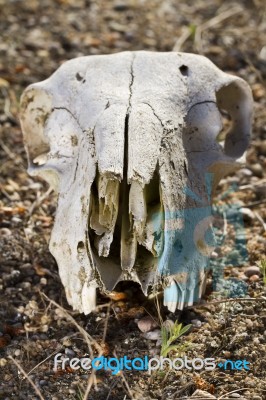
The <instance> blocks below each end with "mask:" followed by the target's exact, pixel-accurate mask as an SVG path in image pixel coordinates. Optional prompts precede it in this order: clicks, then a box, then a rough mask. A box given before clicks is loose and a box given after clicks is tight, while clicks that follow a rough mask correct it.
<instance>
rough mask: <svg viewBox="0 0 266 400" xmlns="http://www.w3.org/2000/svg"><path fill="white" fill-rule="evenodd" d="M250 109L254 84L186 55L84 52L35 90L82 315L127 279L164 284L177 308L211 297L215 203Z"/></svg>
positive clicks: (72, 289)
mask: <svg viewBox="0 0 266 400" xmlns="http://www.w3.org/2000/svg"><path fill="white" fill-rule="evenodd" d="M219 110H225V111H227V113H229V115H230V117H231V119H232V128H231V130H230V131H229V132H228V133H227V135H226V138H225V142H224V145H221V144H220V143H218V141H217V136H218V134H219V133H220V131H221V129H222V118H221V113H220V111H219ZM251 111H252V96H251V91H250V89H249V87H248V85H247V84H246V82H244V81H243V80H242V79H240V78H237V77H235V76H231V75H228V74H226V73H223V72H222V71H220V70H219V69H218V68H217V67H216V66H215V65H214V64H213V63H212V62H211V61H209V60H208V59H207V58H205V57H203V56H199V55H194V54H186V53H175V52H171V53H157V52H147V51H137V52H123V53H118V54H112V55H99V56H98V55H97V56H88V57H81V58H77V59H73V60H70V61H67V62H65V63H64V64H63V65H62V66H61V67H60V68H59V69H58V70H57V71H56V72H55V73H54V74H53V75H52V76H51V77H50V78H48V79H46V80H45V81H43V82H40V83H36V84H33V85H30V86H29V87H28V88H27V89H26V90H25V92H24V94H23V96H22V99H21V124H22V130H23V134H24V139H25V145H26V149H27V154H28V162H29V169H28V171H29V173H30V174H31V175H38V176H41V177H43V178H44V179H45V180H46V181H48V182H49V183H50V184H51V185H52V187H53V188H54V189H55V190H56V191H57V192H58V205H57V212H56V217H55V223H54V228H53V231H52V235H51V240H50V251H51V253H52V254H53V255H54V257H55V259H56V260H57V263H58V266H59V273H60V277H61V280H62V282H63V285H64V286H65V289H66V296H67V299H68V302H69V303H70V304H71V305H72V306H73V308H74V309H76V310H79V311H80V312H84V313H85V314H88V313H90V312H91V311H92V310H93V309H94V308H95V304H96V288H97V287H99V288H100V289H101V290H103V291H111V290H113V288H114V287H115V286H116V284H117V283H118V282H119V281H121V280H131V281H135V282H138V283H139V284H140V286H141V288H142V290H143V292H144V293H145V294H147V293H149V292H150V291H151V289H152V288H158V287H159V286H161V287H163V288H164V293H165V299H164V301H165V305H167V306H168V308H169V309H170V310H171V311H174V310H175V309H176V308H179V309H182V308H183V307H184V305H187V304H188V305H191V304H193V301H197V300H198V299H199V298H200V297H201V295H202V294H203V292H204V288H205V282H206V274H207V270H208V260H209V255H210V252H211V251H212V248H211V246H210V245H209V244H207V243H206V235H207V234H208V235H209V237H210V236H211V229H210V226H211V196H212V193H213V191H214V188H215V186H216V185H217V183H218V182H219V180H220V179H221V177H223V176H224V175H225V174H227V173H230V172H232V171H233V170H234V169H235V168H236V167H237V166H238V165H239V159H240V157H241V156H242V155H243V153H244V152H245V150H246V148H247V146H248V143H249V134H250V125H251Z"/></svg>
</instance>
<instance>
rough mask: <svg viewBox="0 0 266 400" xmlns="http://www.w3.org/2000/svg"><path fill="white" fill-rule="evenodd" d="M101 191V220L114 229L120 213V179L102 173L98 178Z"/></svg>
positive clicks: (99, 191) (101, 222) (109, 228)
mask: <svg viewBox="0 0 266 400" xmlns="http://www.w3.org/2000/svg"><path fill="white" fill-rule="evenodd" d="M98 193H99V222H100V224H101V225H103V226H105V227H106V228H108V230H110V231H113V230H114V226H115V223H116V219H117V213H118V206H119V204H118V200H119V181H118V180H117V179H111V178H109V177H107V176H106V175H100V177H99V179H98Z"/></svg>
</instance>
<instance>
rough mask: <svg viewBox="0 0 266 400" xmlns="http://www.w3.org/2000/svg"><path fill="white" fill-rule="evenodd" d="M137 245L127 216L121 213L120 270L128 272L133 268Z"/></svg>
mask: <svg viewBox="0 0 266 400" xmlns="http://www.w3.org/2000/svg"><path fill="white" fill-rule="evenodd" d="M137 245H138V243H137V238H136V234H135V233H134V232H133V231H132V230H131V229H130V221H129V215H128V214H126V213H123V216H122V230H121V253H120V257H121V267H122V269H126V270H129V271H130V270H131V269H132V268H133V267H134V264H135V259H136V255H137Z"/></svg>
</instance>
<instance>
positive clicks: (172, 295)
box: [163, 280, 178, 312]
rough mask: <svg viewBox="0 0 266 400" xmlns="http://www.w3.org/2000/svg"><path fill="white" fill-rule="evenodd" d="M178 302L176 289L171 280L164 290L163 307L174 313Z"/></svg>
mask: <svg viewBox="0 0 266 400" xmlns="http://www.w3.org/2000/svg"><path fill="white" fill-rule="evenodd" d="M177 301H178V287H177V285H176V283H175V281H174V280H173V281H172V282H171V284H170V286H168V287H166V288H165V289H164V302H163V304H164V306H166V307H167V308H168V310H169V311H170V312H175V310H176V305H177Z"/></svg>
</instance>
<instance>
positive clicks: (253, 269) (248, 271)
mask: <svg viewBox="0 0 266 400" xmlns="http://www.w3.org/2000/svg"><path fill="white" fill-rule="evenodd" d="M244 272H245V275H246V276H247V277H248V278H250V277H251V276H252V275H259V274H260V267H258V266H257V265H251V266H250V267H246V268H245V271H244Z"/></svg>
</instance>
